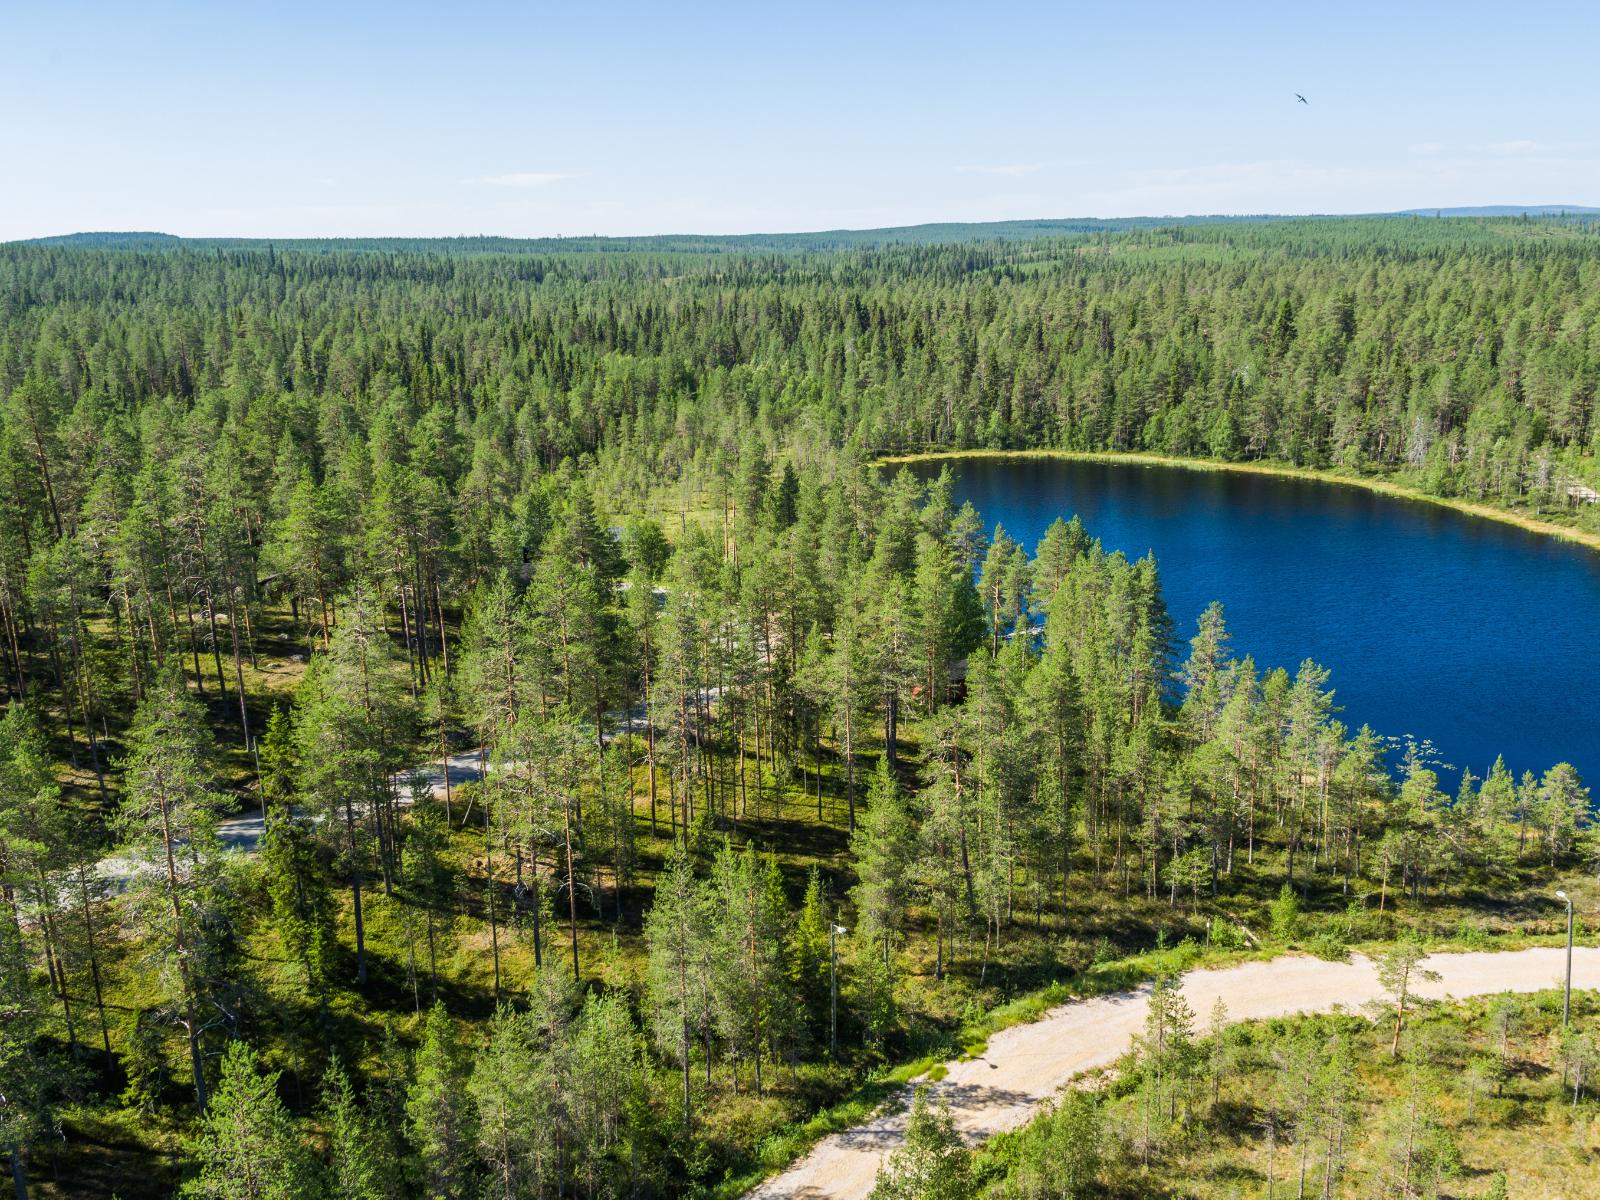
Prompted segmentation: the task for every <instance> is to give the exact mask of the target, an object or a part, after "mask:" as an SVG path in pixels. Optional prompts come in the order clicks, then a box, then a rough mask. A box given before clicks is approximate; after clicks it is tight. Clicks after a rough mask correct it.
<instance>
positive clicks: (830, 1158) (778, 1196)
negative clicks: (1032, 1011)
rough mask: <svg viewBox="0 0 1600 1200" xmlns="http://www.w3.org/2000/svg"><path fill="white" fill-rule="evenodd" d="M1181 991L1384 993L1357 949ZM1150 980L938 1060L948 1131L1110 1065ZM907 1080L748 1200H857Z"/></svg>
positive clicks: (1489, 982) (1509, 964) (991, 1128)
mask: <svg viewBox="0 0 1600 1200" xmlns="http://www.w3.org/2000/svg"><path fill="white" fill-rule="evenodd" d="M1565 956H1566V950H1565V949H1564V948H1546V947H1539V948H1535V949H1531V950H1513V951H1506V952H1502V953H1493V952H1483V953H1470V954H1434V955H1431V956H1429V958H1428V959H1427V961H1426V962H1425V963H1424V964H1423V965H1424V966H1425V967H1426V968H1427V969H1429V970H1432V971H1437V972H1438V973H1439V979H1438V980H1437V981H1434V982H1425V983H1421V984H1419V985H1418V986H1417V988H1416V994H1417V995H1419V996H1425V997H1429V998H1432V999H1444V998H1446V997H1455V998H1457V999H1461V998H1465V997H1468V996H1480V995H1486V994H1491V993H1495V992H1533V991H1539V990H1541V989H1544V988H1549V987H1560V986H1561V980H1562V977H1563V974H1564V972H1565V969H1566V964H1565ZM1572 986H1573V987H1575V988H1600V949H1597V948H1593V947H1578V948H1575V949H1574V951H1573V959H1572ZM1183 995H1184V999H1185V1000H1187V1001H1188V1003H1189V1006H1190V1007H1191V1008H1192V1009H1193V1010H1194V1012H1195V1015H1196V1023H1197V1025H1198V1026H1200V1027H1202V1028H1203V1027H1204V1026H1205V1024H1206V1023H1207V1021H1208V1019H1209V1015H1210V1013H1211V1009H1212V1006H1213V1005H1214V1004H1215V1003H1216V1002H1217V1000H1218V999H1220V1000H1221V1001H1222V1002H1223V1003H1224V1004H1225V1005H1227V1008H1228V1019H1229V1020H1230V1021H1245V1020H1256V1019H1260V1018H1263V1017H1280V1016H1287V1015H1290V1014H1295V1013H1320V1012H1331V1011H1332V1010H1334V1009H1335V1008H1339V1007H1343V1008H1345V1009H1358V1008H1360V1007H1361V1006H1362V1005H1365V1004H1368V1003H1370V1002H1373V1001H1377V1000H1380V999H1382V998H1383V989H1382V988H1381V987H1379V985H1378V974H1377V969H1376V966H1375V965H1374V963H1373V962H1372V961H1371V960H1369V959H1366V958H1363V957H1361V956H1360V955H1357V956H1355V957H1353V958H1352V960H1351V961H1350V962H1348V963H1339V962H1325V961H1323V960H1322V959H1318V958H1307V957H1304V956H1301V955H1289V956H1284V957H1281V958H1275V959H1273V960H1271V961H1269V962H1249V963H1242V964H1240V965H1239V966H1235V967H1225V968H1221V969H1217V970H1205V971H1191V972H1190V973H1189V974H1187V975H1185V976H1184V977H1183ZM1149 997H1150V989H1149V987H1148V986H1146V987H1142V988H1140V989H1138V990H1137V991H1133V992H1120V993H1117V994H1115V995H1110V996H1099V997H1095V998H1093V999H1089V1000H1082V1001H1075V1002H1073V1003H1070V1004H1063V1005H1062V1006H1060V1007H1059V1008H1054V1009H1051V1010H1050V1011H1049V1012H1048V1013H1046V1014H1045V1015H1044V1016H1043V1017H1041V1018H1040V1019H1039V1020H1037V1021H1033V1022H1031V1023H1029V1024H1026V1025H1016V1026H1013V1027H1012V1028H1010V1029H1006V1030H1003V1031H1001V1032H1000V1033H997V1034H995V1035H994V1036H993V1037H991V1038H990V1039H989V1044H988V1047H987V1048H986V1049H985V1050H984V1052H983V1054H981V1055H980V1056H978V1057H976V1058H973V1059H971V1060H969V1061H966V1062H951V1063H948V1064H946V1070H947V1072H948V1073H947V1074H946V1076H945V1077H944V1078H943V1079H942V1080H940V1081H939V1082H937V1083H931V1084H928V1089H929V1094H930V1098H931V1099H933V1100H934V1101H935V1102H937V1101H940V1100H942V1101H944V1102H945V1103H947V1104H948V1105H949V1106H950V1114H951V1116H952V1117H953V1118H954V1119H955V1124H956V1128H957V1129H958V1130H960V1131H961V1133H962V1135H963V1137H965V1138H966V1140H967V1141H968V1143H969V1144H974V1145H975V1144H977V1143H979V1142H982V1141H985V1140H986V1139H988V1138H991V1137H993V1136H994V1135H995V1134H998V1133H1003V1132H1005V1131H1006V1130H1008V1129H1014V1128H1016V1127H1017V1126H1019V1125H1021V1124H1023V1123H1024V1122H1026V1121H1027V1119H1028V1118H1029V1117H1030V1116H1031V1115H1032V1114H1033V1112H1034V1110H1035V1109H1036V1108H1038V1107H1039V1105H1040V1104H1042V1103H1043V1102H1045V1101H1046V1100H1048V1099H1049V1098H1050V1097H1051V1096H1053V1095H1054V1094H1055V1093H1056V1092H1057V1091H1058V1090H1059V1089H1060V1088H1061V1087H1062V1086H1063V1085H1065V1084H1066V1083H1068V1082H1069V1081H1070V1080H1071V1079H1072V1078H1073V1077H1074V1076H1076V1075H1078V1074H1079V1073H1081V1072H1084V1071H1089V1070H1093V1069H1095V1068H1097V1067H1105V1066H1109V1065H1111V1064H1112V1063H1114V1062H1116V1060H1117V1059H1118V1058H1120V1057H1121V1056H1122V1055H1123V1054H1124V1053H1126V1052H1127V1050H1128V1049H1129V1047H1130V1046H1132V1044H1133V1039H1134V1037H1135V1035H1137V1034H1138V1033H1139V1032H1140V1031H1141V1030H1142V1029H1143V1028H1144V1021H1145V1014H1146V1011H1147V1009H1148V1007H1149ZM914 1086H915V1085H909V1086H907V1087H906V1088H905V1089H904V1091H903V1092H902V1093H901V1094H900V1095H899V1096H898V1097H897V1098H896V1102H894V1103H891V1104H889V1105H886V1106H885V1108H884V1109H883V1110H881V1111H880V1112H879V1113H878V1114H877V1115H876V1116H875V1117H873V1119H872V1120H870V1121H867V1122H865V1123H864V1124H861V1125H857V1126H856V1127H854V1128H853V1129H847V1130H845V1131H844V1132H842V1133H836V1134H833V1135H831V1136H829V1137H826V1138H824V1139H823V1140H822V1141H820V1142H818V1143H817V1145H816V1146H814V1147H813V1148H812V1150H811V1152H810V1153H809V1154H807V1155H806V1156H805V1157H804V1158H802V1159H801V1160H800V1161H798V1162H796V1163H795V1164H794V1165H792V1166H790V1167H789V1168H788V1169H787V1170H785V1171H784V1172H782V1173H781V1174H779V1175H775V1176H774V1177H772V1178H771V1179H769V1180H767V1181H766V1182H765V1183H763V1184H761V1185H760V1186H759V1187H757V1188H756V1189H755V1190H754V1191H752V1192H751V1193H750V1197H749V1200H862V1198H863V1197H865V1196H866V1195H867V1194H868V1193H869V1192H871V1190H872V1185H873V1182H874V1180H875V1179H876V1178H877V1172H878V1164H879V1163H880V1162H881V1161H882V1160H883V1158H884V1157H885V1156H886V1155H887V1154H888V1153H889V1152H890V1151H891V1150H893V1149H894V1148H895V1147H896V1146H898V1145H899V1144H900V1142H901V1140H902V1139H903V1137H904V1134H905V1125H906V1116H907V1113H906V1109H907V1107H908V1106H909V1103H910V1098H911V1093H912V1091H913V1087H914Z"/></svg>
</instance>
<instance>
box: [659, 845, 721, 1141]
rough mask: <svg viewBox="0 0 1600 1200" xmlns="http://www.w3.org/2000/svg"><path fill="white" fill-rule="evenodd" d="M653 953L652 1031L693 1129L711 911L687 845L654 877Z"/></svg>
mask: <svg viewBox="0 0 1600 1200" xmlns="http://www.w3.org/2000/svg"><path fill="white" fill-rule="evenodd" d="M644 937H645V945H646V946H647V947H648V951H649V965H648V975H647V977H646V979H647V988H648V995H649V1001H650V1002H649V1004H648V1005H647V1007H646V1012H647V1013H648V1014H649V1016H650V1025H651V1033H652V1034H653V1035H654V1040H655V1044H656V1045H657V1047H659V1048H660V1050H661V1051H662V1052H663V1053H664V1054H667V1055H669V1056H671V1057H672V1058H675V1059H676V1060H677V1062H678V1066H679V1068H680V1070H681V1071H682V1073H683V1129H684V1134H685V1135H686V1136H687V1135H688V1133H689V1132H690V1131H691V1130H692V1128H693V1116H694V1114H693V1107H692V1097H691V1092H690V1085H689V1062H690V1053H691V1050H690V1048H691V1046H692V1045H693V1043H694V1039H695V1037H696V1036H697V1035H698V1034H699V1033H701V1032H703V1031H704V1030H706V1029H707V1027H708V1021H709V1015H710V986H709V966H710V950H711V946H710V942H711V929H710V912H709V908H708V899H707V896H706V894H705V889H704V887H703V886H702V884H701V883H700V882H699V881H698V880H697V879H696V878H695V876H694V861H693V859H692V858H691V857H690V854H689V851H688V848H687V846H685V845H684V844H682V843H679V844H678V845H676V846H674V847H673V850H672V855H671V857H670V858H669V859H668V860H667V865H666V869H665V870H664V871H663V872H662V874H661V875H660V876H658V877H657V879H656V889H655V899H654V901H653V902H652V904H651V905H650V908H649V910H648V911H647V912H646V913H645V918H644Z"/></svg>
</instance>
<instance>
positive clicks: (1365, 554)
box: [916, 459, 1600, 784]
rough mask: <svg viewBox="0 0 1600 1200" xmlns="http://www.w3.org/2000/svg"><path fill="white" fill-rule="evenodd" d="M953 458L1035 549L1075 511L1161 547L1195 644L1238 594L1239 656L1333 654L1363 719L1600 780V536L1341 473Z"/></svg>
mask: <svg viewBox="0 0 1600 1200" xmlns="http://www.w3.org/2000/svg"><path fill="white" fill-rule="evenodd" d="M950 465H951V469H952V471H953V472H954V473H955V475H956V488H955V497H956V503H957V504H959V503H960V502H961V501H963V500H970V501H971V502H972V504H973V506H974V507H975V508H976V509H977V510H978V511H979V512H980V513H981V514H982V515H983V518H984V521H985V523H986V524H987V525H988V526H989V527H990V529H991V531H992V529H993V527H994V526H995V525H996V524H997V523H998V524H1002V525H1004V526H1005V528H1006V532H1007V533H1009V534H1010V535H1011V536H1012V537H1013V538H1015V539H1017V540H1018V541H1019V542H1021V543H1022V544H1023V545H1024V546H1026V547H1027V548H1028V550H1029V552H1030V553H1031V552H1032V551H1033V549H1034V548H1035V547H1036V546H1037V544H1038V541H1039V538H1040V537H1041V536H1042V535H1043V533H1044V531H1045V529H1046V528H1047V527H1048V526H1049V525H1050V523H1051V522H1052V521H1054V520H1055V519H1056V518H1057V517H1071V516H1072V515H1073V514H1074V513H1076V514H1078V515H1079V516H1080V517H1082V519H1083V522H1084V525H1085V526H1086V527H1087V528H1088V531H1089V533H1090V534H1091V535H1092V536H1094V537H1098V538H1099V539H1100V540H1101V541H1102V542H1103V543H1104V544H1105V546H1106V548H1107V549H1108V550H1122V551H1123V552H1125V553H1126V554H1127V555H1128V556H1129V557H1130V558H1133V557H1138V556H1140V555H1142V554H1144V553H1145V552H1146V551H1150V550H1153V551H1154V552H1155V555H1156V558H1157V559H1158V560H1159V562H1160V564H1161V578H1162V583H1163V586H1164V590H1165V593H1166V598H1167V606H1168V608H1169V609H1170V611H1171V613H1172V617H1173V620H1174V621H1175V622H1176V624H1177V628H1178V633H1179V636H1180V638H1181V639H1182V645H1183V651H1184V653H1187V650H1188V639H1189V638H1190V637H1191V636H1193V634H1194V629H1195V620H1196V618H1197V617H1198V616H1199V615H1200V612H1201V610H1202V609H1203V608H1204V607H1205V606H1206V605H1207V604H1208V603H1209V602H1210V601H1212V600H1220V601H1222V603H1223V605H1224V606H1225V608H1226V610H1227V619H1228V627H1229V630H1230V632H1231V633H1232V635H1233V650H1234V653H1235V654H1236V655H1239V656H1242V655H1244V654H1251V655H1254V656H1255V659H1256V662H1257V664H1258V665H1260V666H1262V667H1263V668H1266V667H1276V666H1282V667H1287V668H1288V669H1289V671H1290V673H1291V674H1292V673H1293V671H1294V668H1295V667H1296V666H1297V665H1298V664H1299V663H1300V661H1301V660H1302V659H1305V658H1314V659H1316V660H1317V661H1318V662H1320V663H1322V664H1323V665H1324V666H1326V667H1328V668H1329V669H1330V670H1331V671H1332V672H1333V679H1332V684H1333V686H1334V688H1335V689H1336V696H1335V703H1336V704H1339V705H1341V706H1342V707H1343V710H1344V711H1343V712H1342V713H1340V714H1339V719H1340V720H1342V721H1343V722H1344V723H1345V724H1346V725H1348V726H1349V727H1350V728H1351V729H1352V730H1354V729H1356V728H1358V727H1359V726H1360V725H1361V724H1363V723H1365V724H1368V725H1371V726H1372V727H1373V728H1374V729H1375V730H1377V731H1378V732H1379V733H1383V734H1390V735H1401V734H1412V735H1415V736H1417V737H1418V738H1424V737H1425V738H1428V739H1429V740H1431V741H1432V742H1433V743H1434V745H1435V746H1436V747H1438V749H1439V751H1440V754H1441V756H1442V757H1443V758H1444V759H1445V760H1446V761H1447V762H1448V763H1450V764H1453V765H1454V766H1455V767H1461V766H1467V767H1470V768H1471V769H1472V771H1473V773H1474V774H1476V775H1479V776H1480V777H1481V776H1482V775H1483V773H1484V772H1485V771H1486V770H1487V768H1488V766H1489V765H1490V764H1491V763H1492V762H1493V761H1494V757H1495V755H1496V754H1504V755H1505V758H1506V763H1507V765H1508V766H1510V767H1511V769H1512V770H1513V771H1515V772H1516V773H1518V774H1519V775H1520V773H1521V772H1522V771H1523V770H1524V769H1527V770H1532V771H1534V772H1536V773H1538V772H1542V771H1544V770H1545V769H1546V768H1547V767H1549V766H1551V765H1553V764H1554V763H1557V762H1560V761H1563V760H1565V761H1567V762H1571V763H1572V764H1574V765H1575V766H1576V767H1577V768H1578V770H1579V771H1580V772H1581V773H1582V774H1583V775H1584V777H1585V779H1586V780H1587V781H1590V782H1592V783H1596V784H1600V712H1597V710H1596V700H1597V694H1596V685H1597V682H1600V553H1596V552H1595V551H1593V550H1591V549H1588V548H1587V547H1583V546H1578V545H1574V544H1572V543H1567V542H1562V541H1558V540H1556V539H1554V538H1549V537H1543V536H1540V535H1539V534H1535V533H1529V532H1527V531H1525V530H1521V529H1517V528H1516V527H1514V526H1510V525H1502V524H1499V523H1497V522H1493V521H1485V520H1481V519H1479V518H1475V517H1470V516H1467V515H1465V514H1462V513H1457V512H1453V511H1451V510H1449V509H1444V508H1439V507H1436V506H1434V505H1429V504H1424V503H1419V502H1413V501H1406V500H1399V499H1395V498H1393V497H1388V496H1382V495H1378V494H1376V493H1373V492H1369V491H1365V490H1363V489H1361V488H1356V487H1345V486H1340V485H1337V484H1327V483H1319V482H1314V481H1302V480H1295V479H1279V478H1273V477H1270V476H1262V475H1245V474H1233V473H1228V472H1220V471H1219V472H1211V471H1195V470H1186V469H1184V468H1182V467H1155V466H1140V465H1136V464H1129V463H1106V462H1075V461H1070V460H1049V459H966V460H961V459H956V460H951V461H950ZM939 466H940V464H938V463H923V464H918V466H917V468H916V471H917V473H918V474H919V475H921V476H925V477H932V476H934V475H936V474H937V473H938V471H939ZM1449 775H1450V776H1452V777H1453V775H1454V772H1450V773H1449Z"/></svg>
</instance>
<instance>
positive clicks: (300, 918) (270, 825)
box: [261, 810, 338, 996]
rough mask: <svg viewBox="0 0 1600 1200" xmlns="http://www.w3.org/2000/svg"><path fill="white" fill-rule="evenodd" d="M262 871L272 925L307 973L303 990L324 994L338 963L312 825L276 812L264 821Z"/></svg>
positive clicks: (331, 905)
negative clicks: (265, 824)
mask: <svg viewBox="0 0 1600 1200" xmlns="http://www.w3.org/2000/svg"><path fill="white" fill-rule="evenodd" d="M261 870H262V873H263V874H264V875H265V877H266V882H267V893H268V895H270V896H271V897H272V923H273V928H274V929H276V930H277V932H278V937H279V938H280V939H281V940H282V942H283V947H284V949H285V950H286V951H287V952H288V954H289V956H290V958H291V959H293V961H294V962H296V963H297V964H298V965H299V967H300V969H301V971H302V972H303V973H304V976H305V986H306V990H307V991H308V992H309V993H311V994H312V995H314V996H321V995H323V994H324V993H325V992H326V990H327V988H328V985H329V983H330V982H331V980H332V977H333V970H334V966H335V963H336V962H337V952H338V936H337V931H336V929H335V926H334V918H335V912H336V910H335V906H334V898H333V891H332V889H331V888H329V886H328V879H327V875H326V873H325V872H324V871H323V870H322V864H321V862H320V861H319V859H318V857H317V843H316V840H315V835H314V833H313V830H312V828H311V826H310V825H309V824H308V823H307V822H306V821H304V820H303V819H301V818H299V817H295V816H293V815H291V814H290V813H288V812H286V811H281V810H280V811H279V812H277V813H276V814H275V815H274V816H272V817H270V818H269V819H268V821H267V830H266V834H265V835H264V836H263V838H262V842H261Z"/></svg>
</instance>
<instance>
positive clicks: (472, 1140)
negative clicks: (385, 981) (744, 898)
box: [406, 1004, 478, 1200]
mask: <svg viewBox="0 0 1600 1200" xmlns="http://www.w3.org/2000/svg"><path fill="white" fill-rule="evenodd" d="M467 1074H468V1063H467V1060H466V1056H465V1054H464V1053H463V1052H462V1049H461V1046H460V1043H459V1042H458V1040H457V1037H456V1032H455V1027H454V1025H453V1024H452V1023H451V1021H450V1017H449V1016H448V1015H447V1014H446V1013H445V1011H444V1006H443V1005H440V1004H435V1005H434V1006H433V1007H432V1008H431V1009H429V1010H428V1018H427V1022H426V1024H425V1025H424V1026H423V1031H422V1045H421V1046H420V1047H419V1048H418V1050H417V1054H416V1063H415V1075H414V1079H413V1082H412V1084H411V1088H410V1091H409V1092H408V1093H407V1096H406V1120H407V1126H408V1129H409V1132H410V1135H411V1144H412V1147H413V1148H414V1149H415V1150H416V1152H417V1156H418V1158H420V1159H421V1161H422V1168H423V1172H424V1175H425V1177H426V1179H427V1181H428V1189H429V1191H430V1192H431V1193H432V1194H433V1195H436V1196H440V1197H444V1198H445V1200H460V1198H462V1197H465V1196H467V1195H468V1194H469V1192H470V1191H471V1185H472V1160H473V1155H474V1151H475V1148H476V1145H477V1138H478V1132H477V1122H476V1114H475V1112H474V1111H473V1106H472V1104H471V1102H470V1100H469V1098H468V1095H467V1090H466V1088H467Z"/></svg>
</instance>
